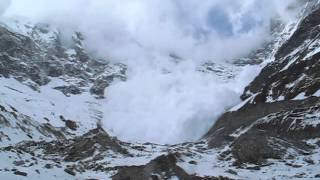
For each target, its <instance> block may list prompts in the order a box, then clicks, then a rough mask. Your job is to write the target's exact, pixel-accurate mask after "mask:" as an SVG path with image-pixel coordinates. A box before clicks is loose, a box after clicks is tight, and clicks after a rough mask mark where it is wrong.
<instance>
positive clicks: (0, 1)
mask: <svg viewBox="0 0 320 180" xmlns="http://www.w3.org/2000/svg"><path fill="white" fill-rule="evenodd" d="M10 3H11V1H10V0H0V16H1V15H2V14H3V13H4V12H5V11H6V10H7V8H8V7H9V6H10Z"/></svg>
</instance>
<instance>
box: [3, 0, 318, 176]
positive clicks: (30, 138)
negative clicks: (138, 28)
mask: <svg viewBox="0 0 320 180" xmlns="http://www.w3.org/2000/svg"><path fill="white" fill-rule="evenodd" d="M319 9H320V8H319V6H318V2H317V1H310V2H309V3H307V5H306V6H305V8H304V11H303V12H302V13H301V18H300V19H299V20H298V21H295V22H292V23H289V24H286V25H282V26H279V29H277V30H275V33H274V39H273V41H272V42H270V43H268V44H267V45H266V46H265V47H264V48H262V49H259V50H258V51H255V52H253V53H252V54H251V55H250V56H248V57H247V58H242V59H238V60H235V61H233V63H234V65H228V66H224V65H220V64H215V63H212V62H207V63H205V64H203V66H201V67H199V68H198V69H196V70H198V71H199V73H212V74H213V75H215V76H217V77H219V78H221V80H223V81H228V79H230V78H234V77H235V76H236V75H237V69H238V68H241V66H243V65H246V64H259V63H261V62H262V65H261V66H263V68H262V70H261V72H260V74H259V75H258V76H257V77H256V78H255V79H254V81H253V82H251V83H250V84H249V85H248V86H247V87H246V89H245V91H244V93H243V95H242V99H243V102H242V103H241V104H239V105H238V106H236V107H234V108H232V109H230V110H229V111H228V112H226V113H225V114H224V115H222V116H221V117H220V118H219V119H218V121H217V122H216V123H215V125H214V126H213V127H212V128H211V129H210V130H209V132H208V133H207V134H206V135H205V136H204V138H203V139H201V140H199V141H197V142H190V143H182V144H177V145H159V144H153V143H144V144H141V143H128V142H123V141H120V140H118V139H117V138H115V137H112V136H111V135H109V134H108V132H106V131H105V130H104V129H103V128H102V127H101V120H102V119H103V116H104V114H103V112H102V106H103V102H104V101H103V98H105V94H104V93H105V92H108V91H107V88H108V86H109V85H110V84H112V83H113V82H114V81H125V80H126V78H127V69H128V68H130V67H127V66H126V65H124V64H119V63H108V62H107V61H104V60H99V59H97V58H95V57H93V56H92V55H91V54H90V53H89V52H87V51H86V49H85V47H84V44H83V37H82V35H81V33H74V35H73V36H72V43H71V44H70V45H68V46H67V45H65V44H63V43H62V42H61V39H60V36H61V34H60V33H59V31H58V30H53V28H51V27H50V26H48V25H45V24H37V25H32V24H28V23H21V22H12V21H9V22H4V23H2V24H1V25H0V60H1V61H0V75H1V77H0V94H1V99H0V157H1V163H0V177H1V178H3V179H20V178H22V179H43V178H47V179H50V178H51V179H75V178H76V179H116V180H124V179H256V178H257V177H259V178H260V179H271V178H275V179H295V178H305V179H307V178H308V179H309V178H320V174H319V172H320V159H319V158H320V151H319V146H320V133H319V132H320V85H319V82H320V81H319V79H320V74H319V72H320V69H319V68H320V64H319V58H320V55H319V53H320V51H319V48H320V46H319V40H320V38H319V32H320V31H318V27H319V25H320V20H319V19H320V18H319V15H320V10H319ZM175 60H177V59H175Z"/></svg>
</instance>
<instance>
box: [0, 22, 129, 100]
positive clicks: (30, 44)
mask: <svg viewBox="0 0 320 180" xmlns="http://www.w3.org/2000/svg"><path fill="white" fill-rule="evenodd" d="M30 28H31V27H30ZM49 32H50V27H48V25H35V26H34V27H32V31H31V33H30V34H27V35H21V34H18V33H15V32H12V31H10V30H8V28H6V27H4V26H1V25H0V60H1V61H0V76H3V77H6V78H9V77H13V78H15V79H17V80H19V81H21V82H23V81H27V80H31V81H33V82H34V83H36V84H37V85H39V86H43V85H46V84H48V83H49V82H50V81H51V80H50V79H51V78H59V79H62V80H65V81H66V82H67V83H68V84H69V85H66V86H61V87H56V88H55V89H57V90H59V91H61V92H62V93H64V94H65V95H66V96H69V95H77V94H81V93H82V92H83V91H82V90H81V88H87V87H89V88H91V90H90V92H91V93H92V94H94V95H97V97H100V98H103V97H104V89H105V88H106V87H108V86H109V85H110V84H111V83H112V82H113V81H114V80H122V81H124V80H126V70H127V67H126V66H125V65H123V64H119V63H118V64H111V63H108V62H106V61H104V60H98V59H96V58H94V57H92V56H91V55H89V54H88V53H87V52H86V50H85V49H84V48H83V46H84V44H83V41H84V39H83V37H82V35H81V33H75V35H74V36H73V45H72V47H71V48H69V49H68V47H66V46H64V45H63V44H62V43H61V39H60V38H61V34H60V33H59V32H55V33H53V34H54V35H52V37H50V38H51V40H50V41H48V42H44V41H43V40H42V39H41V36H42V35H48V33H49ZM70 79H73V81H74V82H72V81H71V80H70Z"/></svg>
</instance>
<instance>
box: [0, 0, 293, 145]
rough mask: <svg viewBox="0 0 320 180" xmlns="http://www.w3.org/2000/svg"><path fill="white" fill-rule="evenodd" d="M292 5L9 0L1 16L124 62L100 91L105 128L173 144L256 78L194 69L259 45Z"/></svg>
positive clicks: (193, 134)
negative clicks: (121, 73)
mask: <svg viewBox="0 0 320 180" xmlns="http://www.w3.org/2000/svg"><path fill="white" fill-rule="evenodd" d="M1 1H3V0H1ZM293 2H295V1H294V0H282V1H279V0H237V1H234V0H223V1H221V0H203V1H201V2H200V1H198V0H152V1H150V0H122V1H119V0H104V1H102V0H12V3H11V6H10V8H9V9H8V10H7V11H6V13H5V16H7V17H11V18H12V17H15V18H19V17H24V18H25V17H26V18H28V19H30V20H31V21H41V22H48V23H50V24H52V25H55V26H57V27H59V28H60V29H62V30H63V32H65V33H67V32H73V31H80V32H82V33H83V34H84V36H85V38H86V45H87V48H88V49H89V50H90V52H92V53H93V54H95V55H97V56H99V57H103V58H105V59H108V60H113V61H120V62H123V63H125V64H127V65H128V66H129V72H128V76H129V77H128V80H127V81H126V82H119V83H116V84H114V85H112V86H111V87H109V88H108V89H107V92H106V94H107V98H106V99H105V102H104V103H105V120H104V125H105V127H106V128H107V129H109V130H110V131H113V132H114V133H115V135H117V136H118V137H120V138H122V139H125V140H134V141H153V142H159V143H176V142H182V141H187V140H194V139H197V138H199V137H201V135H203V134H204V133H205V132H206V131H207V130H208V128H210V126H211V125H212V124H213V123H214V120H215V119H216V118H217V117H218V116H219V115H221V114H222V113H223V112H224V111H225V110H226V109H227V108H229V107H230V106H232V105H235V104H236V103H238V102H239V98H238V97H239V95H240V93H241V92H242V90H243V88H244V86H245V85H246V83H248V82H249V81H250V80H251V78H253V77H254V74H256V73H257V70H256V69H255V68H253V69H249V70H246V71H245V73H246V74H243V75H240V76H239V77H238V78H236V80H234V81H232V82H231V81H230V82H228V83H225V82H222V81H220V80H219V79H217V78H216V77H215V76H212V75H206V74H201V73H199V72H198V71H196V70H195V69H196V67H198V66H199V64H201V63H202V62H204V61H206V60H211V61H214V62H218V63H223V62H224V61H225V60H229V59H232V58H236V57H240V56H243V55H246V54H247V53H249V52H250V51H252V50H253V49H255V48H257V47H259V46H260V45H261V44H262V43H263V42H265V41H266V40H267V39H268V38H269V33H270V32H269V31H270V22H271V19H272V18H275V17H280V18H281V19H282V20H284V21H286V20H288V19H290V18H291V17H293V16H292V14H294V13H293V12H292V11H289V10H288V6H289V5H291V4H292V3H293ZM170 54H171V55H175V56H178V57H181V58H182V59H183V60H179V61H180V62H179V63H177V59H175V60H173V58H171V57H169V55H170ZM248 77H249V78H248Z"/></svg>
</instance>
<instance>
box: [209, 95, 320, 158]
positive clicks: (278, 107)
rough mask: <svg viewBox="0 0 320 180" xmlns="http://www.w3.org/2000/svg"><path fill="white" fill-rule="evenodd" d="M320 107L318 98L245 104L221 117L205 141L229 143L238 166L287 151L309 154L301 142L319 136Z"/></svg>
mask: <svg viewBox="0 0 320 180" xmlns="http://www.w3.org/2000/svg"><path fill="white" fill-rule="evenodd" d="M319 105H320V98H317V97H312V98H308V99H306V100H300V101H292V100H289V101H280V102H274V103H268V104H265V103H258V104H256V105H248V106H246V107H243V108H241V109H240V110H238V111H235V112H228V113H226V114H224V115H223V116H222V117H221V118H220V119H219V120H218V121H217V123H216V124H215V125H214V126H213V128H212V129H211V130H210V131H209V132H208V133H207V135H206V138H207V139H208V140H209V145H210V146H211V147H221V146H223V145H227V144H231V148H232V154H233V157H235V158H236V160H237V164H242V163H254V164H262V163H263V162H264V161H265V160H267V159H281V158H283V157H284V155H285V153H286V150H287V149H288V148H292V149H300V150H301V151H299V152H300V153H304V152H310V150H311V149H312V148H311V147H309V146H308V145H307V144H306V143H305V142H304V141H306V140H308V139H313V138H318V137H320V133H319V132H320V117H319V112H320V106H319ZM303 150H304V151H303Z"/></svg>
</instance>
